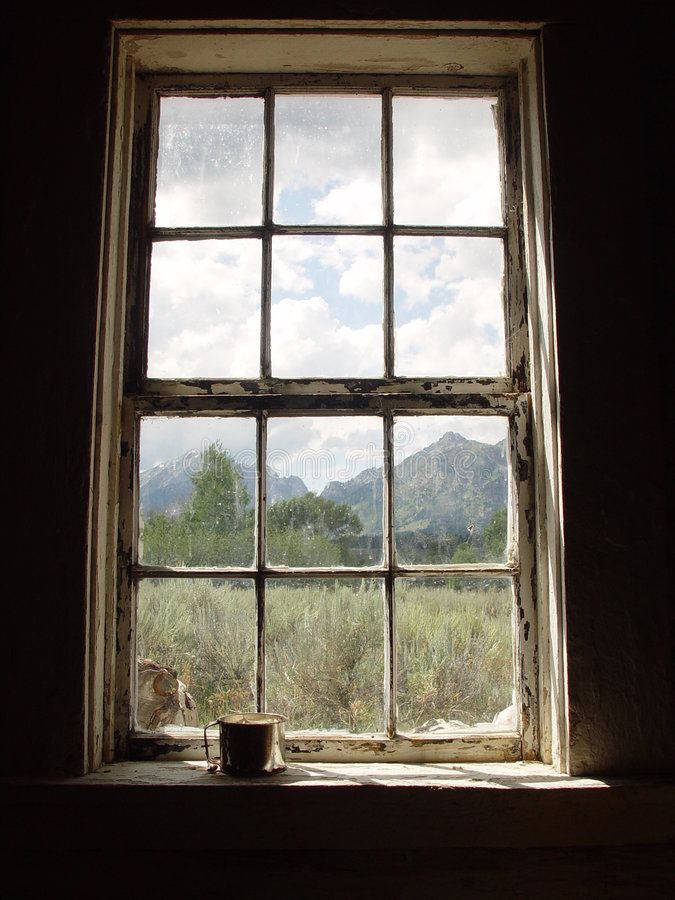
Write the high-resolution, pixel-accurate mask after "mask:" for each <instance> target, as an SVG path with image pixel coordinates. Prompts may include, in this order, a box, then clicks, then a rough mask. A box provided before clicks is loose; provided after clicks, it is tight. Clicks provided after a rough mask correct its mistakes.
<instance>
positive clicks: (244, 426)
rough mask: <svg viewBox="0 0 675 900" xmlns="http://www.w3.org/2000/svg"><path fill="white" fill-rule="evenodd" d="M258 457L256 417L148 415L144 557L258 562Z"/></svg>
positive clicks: (174, 561)
mask: <svg viewBox="0 0 675 900" xmlns="http://www.w3.org/2000/svg"><path fill="white" fill-rule="evenodd" d="M255 459H256V457H255V420H253V419H250V418H249V419H211V418H189V419H178V418H171V419H164V418H162V419H160V418H147V419H143V420H142V421H141V440H140V477H139V482H140V504H139V513H140V522H139V557H140V560H141V562H143V563H146V564H148V565H161V566H250V565H253V558H254V546H255V544H254V537H253V535H254V500H255V489H256V477H255V472H256V465H255Z"/></svg>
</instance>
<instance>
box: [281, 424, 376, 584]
mask: <svg viewBox="0 0 675 900" xmlns="http://www.w3.org/2000/svg"><path fill="white" fill-rule="evenodd" d="M267 435H268V437H267V446H268V453H267V463H268V466H269V468H270V469H271V470H272V472H274V473H275V475H276V476H277V477H282V478H286V479H288V483H289V484H291V483H292V484H293V485H294V495H293V496H291V497H290V498H289V499H287V500H286V499H278V500H274V499H271V500H270V502H269V505H268V508H267V531H266V535H267V561H268V562H269V563H270V565H275V566H356V565H363V566H369V565H376V564H378V563H380V562H381V561H382V422H381V420H380V419H377V418H375V417H372V416H363V417H361V416H358V417H357V416H344V417H336V416H330V417H318V416H317V417H315V418H309V417H304V416H303V417H297V418H295V417H294V418H279V419H277V418H274V419H270V422H269V425H268V432H267Z"/></svg>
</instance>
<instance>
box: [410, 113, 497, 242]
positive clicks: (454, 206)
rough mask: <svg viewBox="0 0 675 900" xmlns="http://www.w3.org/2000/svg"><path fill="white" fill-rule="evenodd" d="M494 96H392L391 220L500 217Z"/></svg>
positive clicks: (467, 221)
mask: <svg viewBox="0 0 675 900" xmlns="http://www.w3.org/2000/svg"><path fill="white" fill-rule="evenodd" d="M495 104H496V98H494V97H471V98H468V97H465V98H458V97H451V98H448V97H394V100H393V126H394V127H393V132H394V148H393V153H394V221H395V222H397V223H398V224H400V225H499V224H501V222H502V214H501V188H500V166H499V147H498V141H497V129H496V127H495V121H494V116H493V107H494V106H495Z"/></svg>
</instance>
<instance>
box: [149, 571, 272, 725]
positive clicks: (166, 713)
mask: <svg viewBox="0 0 675 900" xmlns="http://www.w3.org/2000/svg"><path fill="white" fill-rule="evenodd" d="M255 616H256V604H255V593H254V590H253V582H252V581H250V580H246V579H237V580H235V579H229V580H227V579H203V578H199V579H196V578H194V579H187V578H163V579H144V580H143V581H141V583H140V585H139V587H138V613H137V651H138V676H137V677H138V690H137V693H138V700H137V710H136V720H137V725H138V727H139V728H140V729H141V730H143V731H155V730H160V729H161V728H163V727H164V728H175V727H176V726H187V727H190V726H193V727H194V726H195V725H202V726H203V725H206V724H207V723H208V722H210V721H212V720H213V719H214V718H216V717H217V716H221V715H224V714H225V713H227V712H232V711H236V710H254V709H255V704H256V695H255Z"/></svg>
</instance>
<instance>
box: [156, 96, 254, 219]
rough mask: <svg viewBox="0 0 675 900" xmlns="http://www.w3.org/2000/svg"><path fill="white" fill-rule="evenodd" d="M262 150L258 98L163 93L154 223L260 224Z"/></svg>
mask: <svg viewBox="0 0 675 900" xmlns="http://www.w3.org/2000/svg"><path fill="white" fill-rule="evenodd" d="M262 152H263V101H262V99H261V98H258V97H201V98H199V97H163V98H162V99H161V101H160V118H159V154H158V160H157V191H156V201H155V206H156V210H155V222H156V224H157V225H160V226H167V227H174V226H182V227H187V226H194V225H202V226H203V225H257V224H260V220H261V217H262V178H263V163H262Z"/></svg>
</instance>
